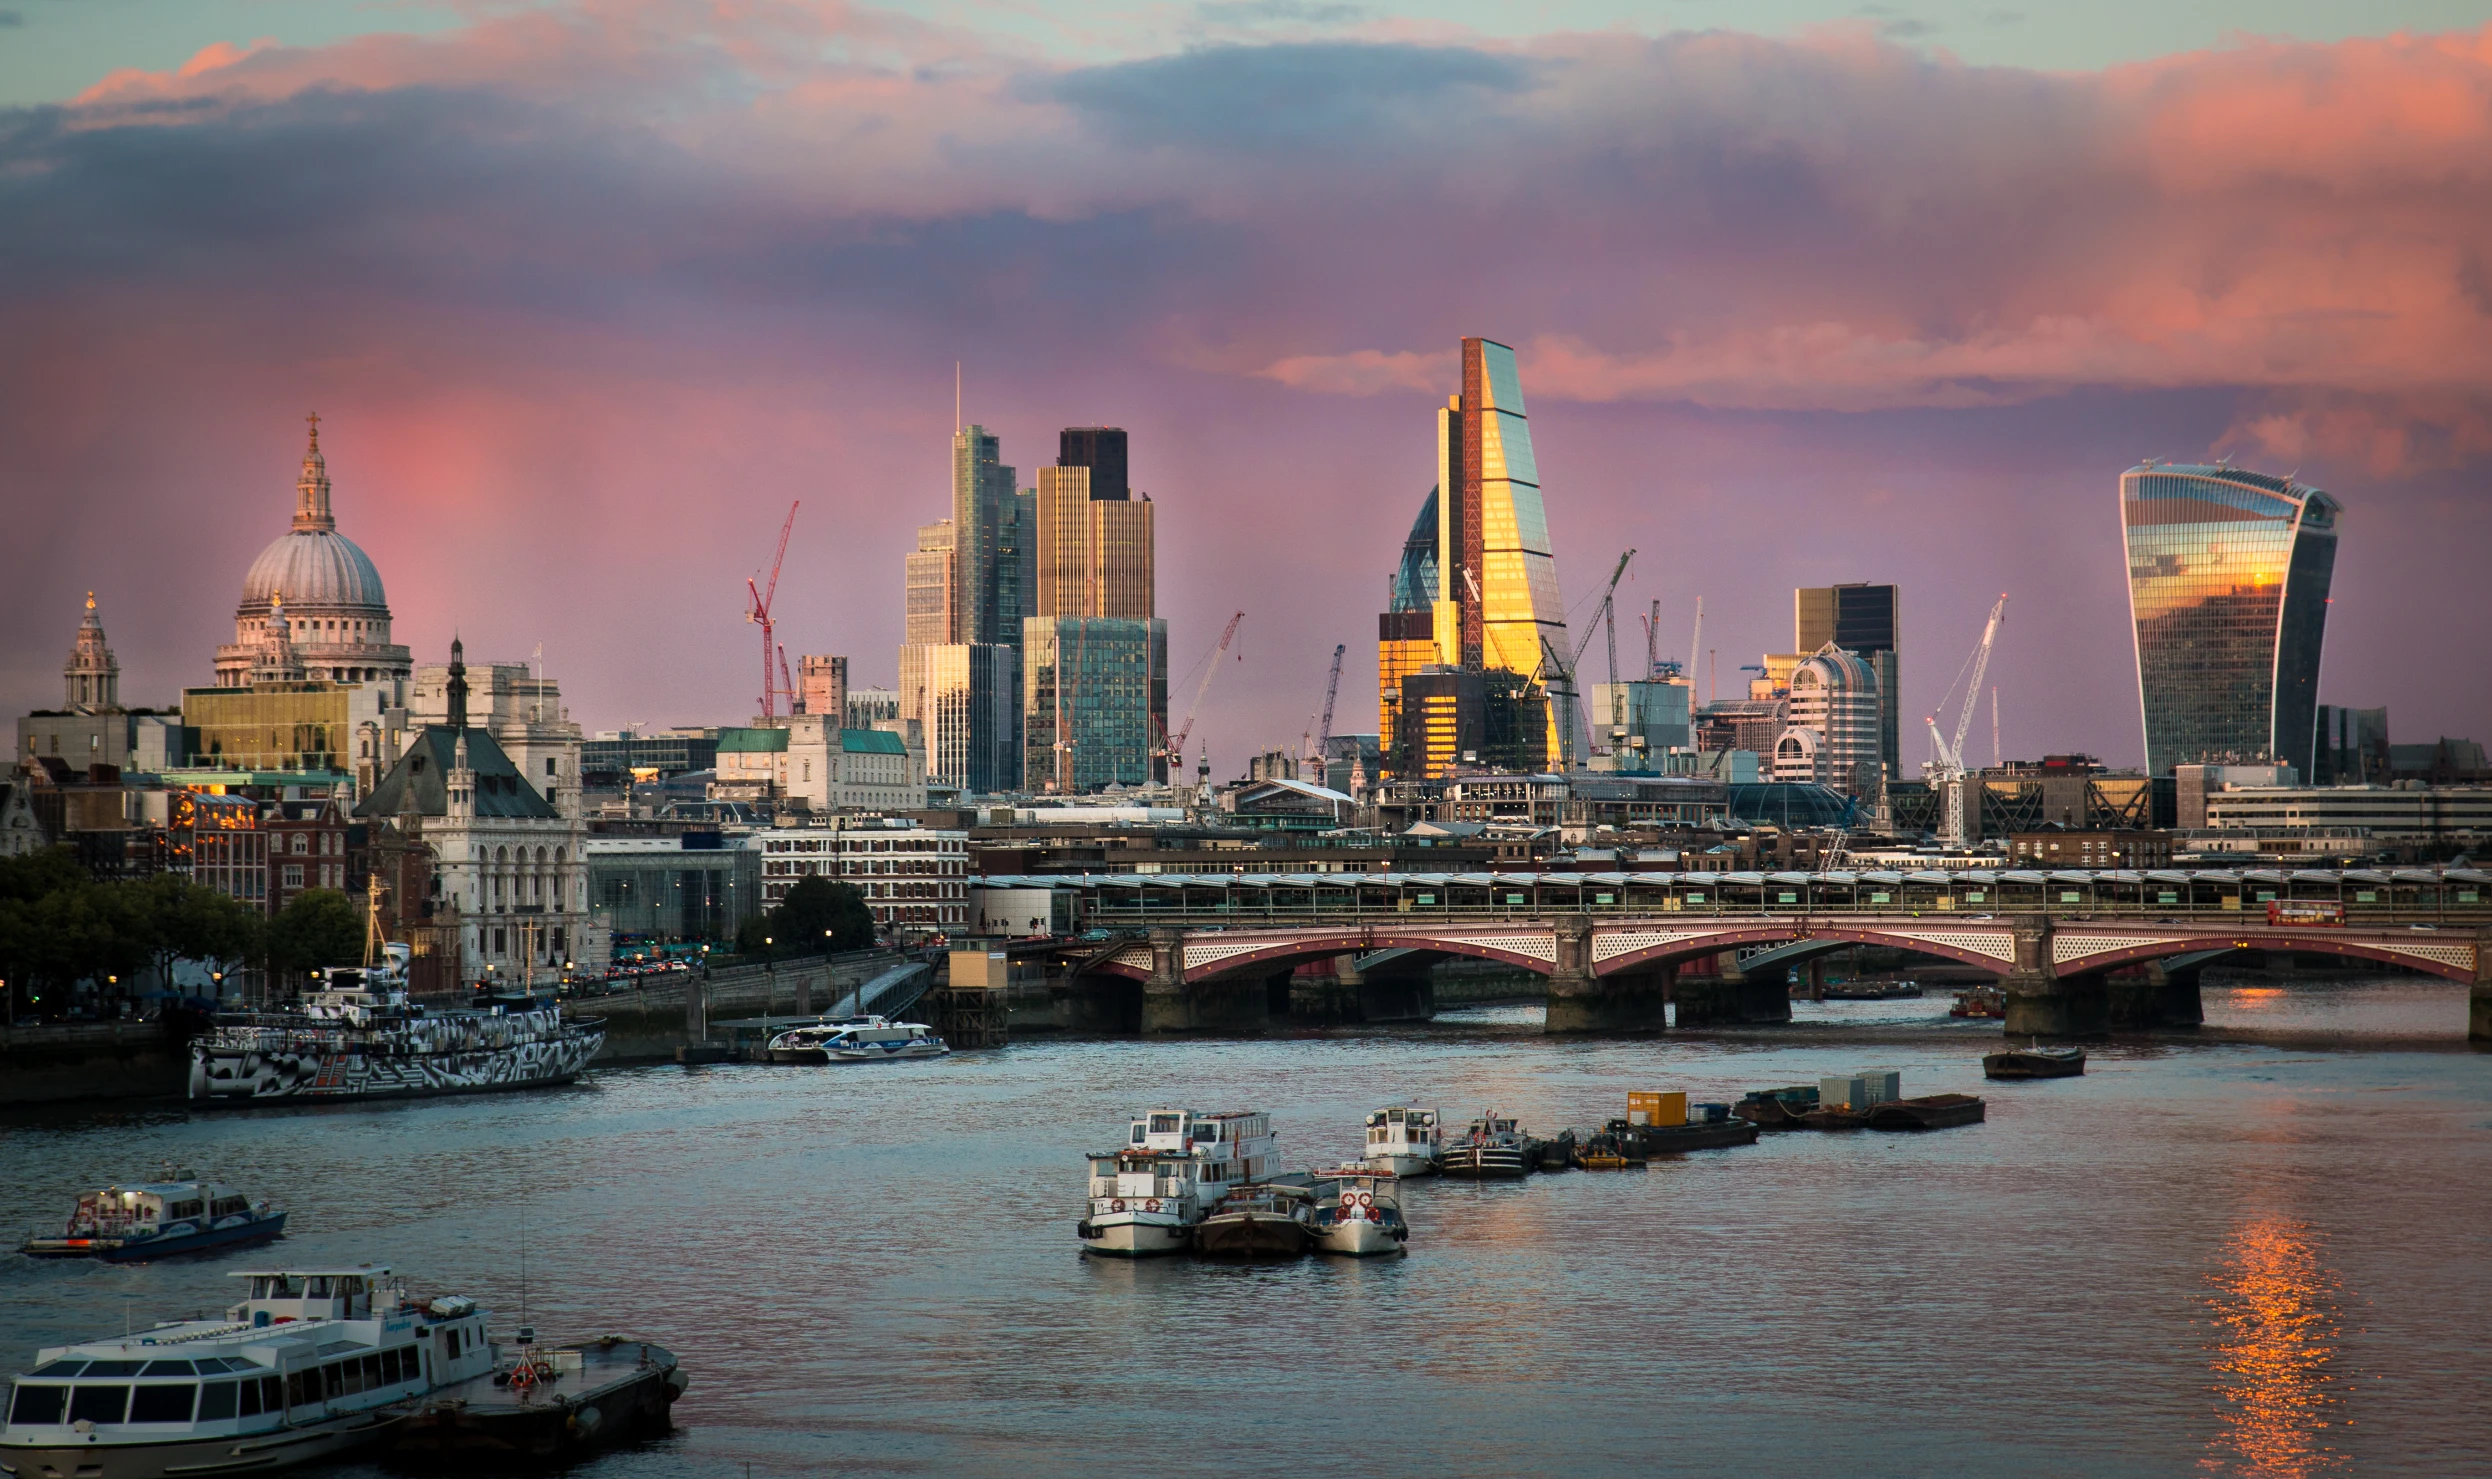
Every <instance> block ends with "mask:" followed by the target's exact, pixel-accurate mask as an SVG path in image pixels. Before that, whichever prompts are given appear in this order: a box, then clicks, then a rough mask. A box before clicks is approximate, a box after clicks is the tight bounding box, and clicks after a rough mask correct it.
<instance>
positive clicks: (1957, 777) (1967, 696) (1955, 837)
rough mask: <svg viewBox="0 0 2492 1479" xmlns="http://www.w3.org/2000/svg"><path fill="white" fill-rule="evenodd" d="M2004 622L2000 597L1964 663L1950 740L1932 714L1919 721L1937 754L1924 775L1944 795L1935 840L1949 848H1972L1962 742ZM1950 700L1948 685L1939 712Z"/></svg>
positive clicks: (1952, 688)
mask: <svg viewBox="0 0 2492 1479" xmlns="http://www.w3.org/2000/svg"><path fill="white" fill-rule="evenodd" d="M2006 619H2007V597H2006V596H2004V595H2002V596H2001V597H1999V601H1998V604H1997V605H1995V606H1992V607H1991V608H1990V620H1989V621H1987V622H1985V623H1984V624H1983V625H1982V629H1981V641H1979V642H1977V643H1975V644H1974V646H1973V652H1972V655H1971V656H1970V657H1967V658H1966V659H1965V660H1964V661H1965V667H1967V668H1970V669H1971V670H1972V674H1973V681H1972V682H1970V683H1967V684H1965V686H1964V700H1963V702H1962V703H1961V704H1959V705H1958V706H1957V708H1956V728H1955V735H1954V737H1953V738H1949V737H1948V736H1946V735H1942V734H1940V733H1939V732H1938V716H1937V715H1936V714H1932V715H1930V716H1929V717H1928V718H1926V719H1924V720H1923V721H1922V722H1923V723H1925V724H1927V725H1928V726H1929V729H1930V745H1931V747H1932V748H1934V749H1935V750H1937V751H1938V758H1937V759H1936V760H1934V761H1932V762H1931V763H1930V764H1929V766H1928V767H1927V768H1926V770H1925V772H1924V773H1925V774H1927V775H1928V777H1929V778H1930V780H1932V781H1933V782H1935V783H1936V784H1938V785H1939V786H1941V787H1942V788H1944V790H1945V792H1946V797H1947V812H1946V822H1945V827H1946V830H1945V832H1944V833H1943V834H1941V836H1940V838H1939V840H1940V841H1942V842H1944V843H1946V844H1947V845H1948V846H1949V847H1970V846H1971V845H1972V827H1971V822H1972V809H1971V804H1970V802H1969V800H1968V798H1967V797H1966V795H1965V784H1964V776H1965V765H1964V740H1965V736H1967V735H1968V734H1970V733H1972V729H1973V710H1974V709H1976V708H1978V707H1980V702H1981V686H1982V678H1983V677H1984V675H1986V674H1987V673H1988V672H1989V671H1990V649H1991V647H1992V646H1993V645H1994V644H1996V643H1997V642H1998V640H1999V623H2000V622H2002V621H2005V620H2006ZM1956 676H1957V677H1958V678H1959V679H1961V678H1962V677H1963V669H1958V670H1957V674H1956ZM1954 696H1955V684H1954V683H1949V684H1948V685H1947V692H1946V694H1945V695H1944V696H1942V697H1941V698H1940V700H1939V704H1938V706H1939V708H1941V709H1944V708H1946V707H1947V700H1948V699H1950V698H1953V697H1954Z"/></svg>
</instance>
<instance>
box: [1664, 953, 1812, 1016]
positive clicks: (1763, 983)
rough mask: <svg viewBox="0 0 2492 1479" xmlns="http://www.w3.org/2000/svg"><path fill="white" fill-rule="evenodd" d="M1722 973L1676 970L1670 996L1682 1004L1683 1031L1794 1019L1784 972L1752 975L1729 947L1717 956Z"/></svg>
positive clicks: (1680, 1005) (1680, 1010)
mask: <svg viewBox="0 0 2492 1479" xmlns="http://www.w3.org/2000/svg"><path fill="white" fill-rule="evenodd" d="M1717 958H1718V959H1719V960H1720V961H1721V962H1722V965H1721V968H1720V973H1719V974H1716V975H1709V976H1699V975H1693V974H1690V973H1689V972H1687V971H1683V970H1682V971H1678V972H1676V973H1675V974H1674V975H1673V977H1672V979H1671V982H1670V999H1671V1000H1672V1001H1675V1002H1677V1003H1678V1004H1679V1019H1678V1022H1677V1023H1676V1024H1675V1025H1676V1026H1677V1029H1678V1030H1679V1031H1681V1032H1686V1031H1688V1030H1690V1029H1691V1028H1697V1027H1747V1026H1755V1025H1758V1024H1760V1023H1770V1022H1788V1021H1790V1020H1791V988H1790V987H1789V986H1787V985H1785V984H1784V983H1783V980H1782V973H1781V972H1780V971H1767V972H1763V973H1760V974H1758V975H1754V976H1751V975H1750V974H1749V973H1748V972H1745V971H1742V970H1741V969H1740V968H1739V957H1738V955H1737V954H1736V953H1735V952H1733V951H1729V950H1725V951H1723V952H1722V953H1721V955H1720V956H1719V957H1717Z"/></svg>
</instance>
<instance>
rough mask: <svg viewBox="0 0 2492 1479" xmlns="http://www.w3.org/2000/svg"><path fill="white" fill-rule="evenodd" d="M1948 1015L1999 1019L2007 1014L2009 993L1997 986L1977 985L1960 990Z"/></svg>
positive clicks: (1991, 1019) (1948, 1009) (1948, 1010)
mask: <svg viewBox="0 0 2492 1479" xmlns="http://www.w3.org/2000/svg"><path fill="white" fill-rule="evenodd" d="M1947 1015H1948V1016H1950V1017H1976V1018H1982V1019H1985V1020H1990V1021H1996V1020H1999V1019H2001V1018H2004V1017H2006V1016H2007V993H2006V992H2005V991H2002V990H2000V989H1999V988H1998V987H1996V986H1975V987H1972V988H1971V989H1969V990H1965V991H1959V992H1957V993H1956V1001H1955V1005H1954V1006H1951V1007H1949V1008H1947Z"/></svg>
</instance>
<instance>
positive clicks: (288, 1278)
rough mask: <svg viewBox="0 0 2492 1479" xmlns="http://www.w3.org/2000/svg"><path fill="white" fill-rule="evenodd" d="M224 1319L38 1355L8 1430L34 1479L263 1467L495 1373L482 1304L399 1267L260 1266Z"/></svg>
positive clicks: (2, 1450)
mask: <svg viewBox="0 0 2492 1479" xmlns="http://www.w3.org/2000/svg"><path fill="white" fill-rule="evenodd" d="M234 1277H236V1278H239V1279H248V1280H250V1293H249V1295H248V1296H247V1297H246V1298H244V1299H243V1300H242V1301H241V1302H240V1303H238V1304H235V1305H233V1306H232V1307H231V1308H229V1309H227V1310H226V1311H225V1315H224V1318H222V1319H195V1320H171V1321H167V1322H165V1323H163V1324H159V1325H156V1326H154V1327H152V1328H150V1329H148V1330H145V1331H142V1332H140V1333H138V1334H135V1335H123V1336H117V1337H108V1338H106V1339H102V1340H93V1341H86V1342H83V1343H81V1344H77V1345H66V1346H51V1347H47V1348H46V1349H44V1350H42V1351H40V1352H38V1353H37V1357H36V1363H37V1364H36V1365H35V1368H34V1369H33V1370H32V1371H29V1372H27V1373H25V1374H24V1375H22V1376H20V1377H18V1378H17V1379H16V1382H15V1387H14V1395H13V1397H12V1400H11V1402H10V1404H9V1411H8V1415H7V1422H6V1424H5V1425H4V1426H0V1472H4V1473H8V1474H14V1475H17V1476H19V1479H54V1476H58V1479H72V1476H75V1475H87V1476H89V1479H165V1476H169V1475H184V1474H222V1473H235V1472H241V1471H244V1470H249V1471H252V1472H264V1471H267V1470H272V1469H284V1468H291V1467H293V1466H295V1465H297V1464H304V1463H310V1462H313V1461H315V1460H319V1459H327V1458H334V1457H337V1456H339V1455H341V1454H345V1453H350V1452H353V1451H355V1450H358V1449H361V1448H363V1447H366V1446H367V1445H370V1444H372V1443H375V1442H378V1441H379V1440H381V1439H383V1438H385V1437H387V1436H388V1435H389V1434H390V1432H391V1431H392V1430H394V1429H395V1428H397V1427H398V1426H399V1425H400V1424H401V1423H404V1422H406V1421H407V1420H408V1418H409V1417H410V1416H411V1415H412V1414H413V1413H414V1412H415V1410H416V1408H417V1406H418V1404H419V1403H420V1402H421V1401H422V1399H424V1398H425V1397H426V1396H428V1395H429V1394H431V1393H432V1392H434V1391H436V1390H438V1389H440V1388H442V1387H445V1386H450V1385H454V1384H456V1383H458V1382H461V1381H465V1380H467V1379H469V1378H471V1377H476V1376H483V1375H486V1374H488V1373H489V1372H491V1370H492V1369H493V1351H492V1347H491V1345H490V1344H489V1343H488V1342H487V1341H486V1339H485V1328H484V1327H485V1312H484V1311H483V1310H482V1309H479V1308H478V1307H477V1305H476V1302H475V1301H474V1300H472V1299H466V1298H461V1297H448V1298H440V1299H432V1300H422V1301H419V1300H414V1299H410V1298H408V1297H407V1296H406V1293H405V1290H404V1288H403V1286H399V1285H396V1284H393V1283H391V1282H389V1270H388V1269H387V1268H385V1267H375V1266H373V1265H371V1264H363V1265H360V1266H358V1267H354V1268H309V1269H261V1270H252V1271H249V1272H245V1273H237V1274H235V1275H234Z"/></svg>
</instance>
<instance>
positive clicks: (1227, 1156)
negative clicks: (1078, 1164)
mask: <svg viewBox="0 0 2492 1479" xmlns="http://www.w3.org/2000/svg"><path fill="white" fill-rule="evenodd" d="M1272 1140H1273V1136H1272V1117H1271V1116H1270V1115H1268V1114H1263V1113H1260V1112H1257V1111H1254V1110H1229V1111H1226V1112H1223V1113H1220V1114H1202V1113H1198V1112H1195V1111H1191V1110H1178V1109H1155V1110H1153V1111H1151V1112H1150V1113H1149V1114H1147V1115H1144V1116H1143V1117H1142V1118H1140V1119H1137V1120H1135V1121H1134V1122H1133V1126H1132V1129H1131V1131H1130V1132H1129V1137H1128V1139H1127V1142H1126V1154H1127V1155H1128V1156H1132V1155H1135V1154H1137V1153H1141V1154H1150V1153H1158V1152H1175V1153H1177V1154H1179V1155H1185V1156H1190V1157H1192V1158H1194V1159H1196V1160H1199V1161H1203V1162H1206V1163H1210V1164H1216V1165H1220V1166H1221V1173H1220V1175H1219V1176H1217V1177H1216V1178H1215V1177H1214V1176H1211V1175H1208V1174H1207V1175H1205V1176H1204V1177H1203V1178H1202V1179H1204V1180H1206V1181H1210V1180H1214V1179H1218V1180H1222V1181H1253V1180H1257V1179H1259V1178H1261V1177H1262V1176H1263V1175H1264V1173H1265V1167H1266V1165H1267V1164H1268V1163H1269V1161H1270V1159H1271V1156H1272ZM1228 1163H1234V1164H1233V1165H1231V1164H1228Z"/></svg>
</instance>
